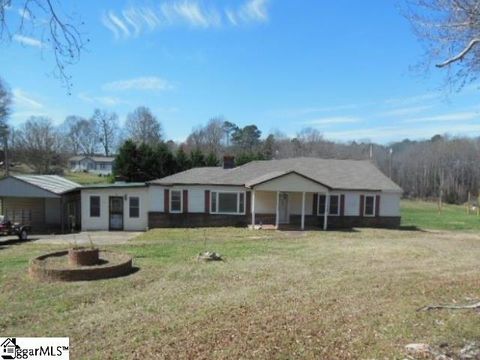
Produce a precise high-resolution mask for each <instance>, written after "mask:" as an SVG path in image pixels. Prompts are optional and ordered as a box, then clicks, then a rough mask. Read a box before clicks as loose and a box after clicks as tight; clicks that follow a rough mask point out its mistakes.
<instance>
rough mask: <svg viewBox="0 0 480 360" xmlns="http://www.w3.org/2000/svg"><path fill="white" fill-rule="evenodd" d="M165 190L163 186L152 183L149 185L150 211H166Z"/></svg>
mask: <svg viewBox="0 0 480 360" xmlns="http://www.w3.org/2000/svg"><path fill="white" fill-rule="evenodd" d="M164 191H165V188H164V187H163V186H157V185H152V186H149V187H148V197H149V199H150V206H149V211H154V212H163V211H164V208H163V205H164V203H163V202H164V199H163V198H164Z"/></svg>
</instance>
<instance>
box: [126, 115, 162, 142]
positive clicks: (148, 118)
mask: <svg viewBox="0 0 480 360" xmlns="http://www.w3.org/2000/svg"><path fill="white" fill-rule="evenodd" d="M125 131H126V135H127V138H129V139H132V140H133V141H135V142H137V143H139V144H158V143H159V142H160V141H162V125H161V124H160V122H159V121H158V120H157V118H156V117H155V115H153V114H152V112H151V111H150V109H149V108H147V107H145V106H139V107H138V108H136V109H135V110H134V111H133V112H132V113H130V114H128V115H127V120H126V123H125Z"/></svg>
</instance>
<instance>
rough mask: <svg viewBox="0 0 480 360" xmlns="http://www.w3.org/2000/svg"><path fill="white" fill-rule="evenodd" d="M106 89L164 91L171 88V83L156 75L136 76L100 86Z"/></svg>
mask: <svg viewBox="0 0 480 360" xmlns="http://www.w3.org/2000/svg"><path fill="white" fill-rule="evenodd" d="M102 88H103V90H106V91H122V90H154V91H166V90H171V89H173V85H172V84H171V83H170V82H169V81H168V80H165V79H162V78H159V77H156V76H146V77H138V78H134V79H128V80H118V81H112V82H109V83H107V84H104V85H103V86H102Z"/></svg>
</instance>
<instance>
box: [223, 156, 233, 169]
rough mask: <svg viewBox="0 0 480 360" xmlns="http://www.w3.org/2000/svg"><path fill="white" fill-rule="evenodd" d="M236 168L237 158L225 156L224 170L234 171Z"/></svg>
mask: <svg viewBox="0 0 480 360" xmlns="http://www.w3.org/2000/svg"><path fill="white" fill-rule="evenodd" d="M234 167H235V156H230V155H224V156H223V168H224V169H233V168H234Z"/></svg>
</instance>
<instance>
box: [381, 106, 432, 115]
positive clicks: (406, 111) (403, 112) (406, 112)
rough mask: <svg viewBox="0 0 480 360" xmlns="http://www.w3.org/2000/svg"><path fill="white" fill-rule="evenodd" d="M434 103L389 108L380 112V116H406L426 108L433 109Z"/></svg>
mask: <svg viewBox="0 0 480 360" xmlns="http://www.w3.org/2000/svg"><path fill="white" fill-rule="evenodd" d="M432 107H433V106H432V105H422V106H412V107H402V108H397V109H392V110H388V111H385V112H382V113H380V114H378V115H379V116H386V117H398V116H406V115H411V114H418V113H421V112H423V111H425V110H428V109H431V108H432Z"/></svg>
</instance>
